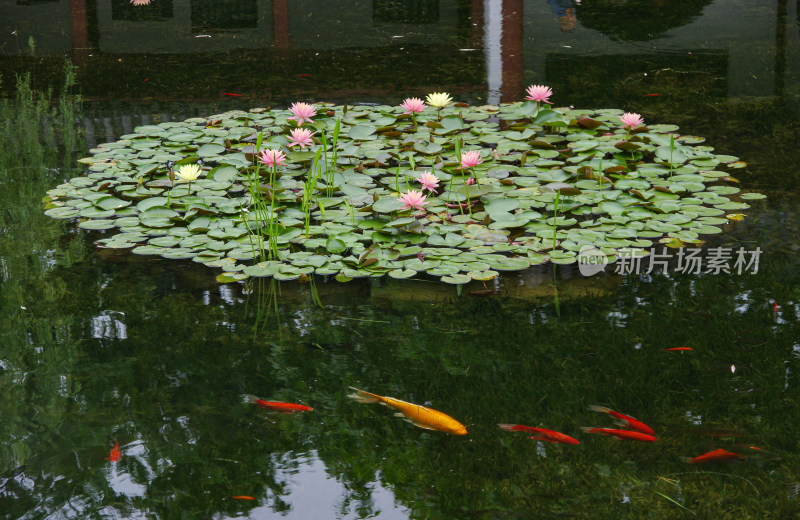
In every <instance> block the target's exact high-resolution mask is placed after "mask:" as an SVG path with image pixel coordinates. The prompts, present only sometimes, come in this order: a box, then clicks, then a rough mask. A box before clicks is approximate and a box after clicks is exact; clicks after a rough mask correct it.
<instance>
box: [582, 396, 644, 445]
mask: <svg viewBox="0 0 800 520" xmlns="http://www.w3.org/2000/svg"><path fill="white" fill-rule="evenodd" d="M589 410H591V411H593V412H602V413H607V414H608V415H610V416H612V417H615V418H617V419H619V422H618V423H617V424H619V425H621V426H627V427H628V428H633V429H634V430H636V431H638V432H642V433H647V434H648V435H655V434H656V432H654V431H653V429H652V428H651V427H649V426H647V425H646V424H645V423H643V422H642V421H638V420H636V419H634V418H633V417H631V416H629V415H625V414H622V413H619V412H615V411H614V410H612V409H610V408H606V407H605V406H597V405H594V404H593V405H590V406H589ZM654 440H655V439H654Z"/></svg>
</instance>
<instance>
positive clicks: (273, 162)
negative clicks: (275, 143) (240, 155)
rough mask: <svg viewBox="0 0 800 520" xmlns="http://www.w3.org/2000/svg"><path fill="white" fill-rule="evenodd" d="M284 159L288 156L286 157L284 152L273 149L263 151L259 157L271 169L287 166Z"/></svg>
mask: <svg viewBox="0 0 800 520" xmlns="http://www.w3.org/2000/svg"><path fill="white" fill-rule="evenodd" d="M284 159H286V155H284V153H283V152H282V151H280V150H275V149H273V148H267V149H265V150H262V151H261V154H260V155H259V156H258V160H259V161H260V162H261V163H262V164H266V165H267V166H269V167H270V168H274V167H275V166H283V165H285V164H286V163H285V162H284Z"/></svg>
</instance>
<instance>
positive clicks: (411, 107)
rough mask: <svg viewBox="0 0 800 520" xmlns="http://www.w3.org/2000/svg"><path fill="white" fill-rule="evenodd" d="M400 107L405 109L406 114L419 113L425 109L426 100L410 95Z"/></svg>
mask: <svg viewBox="0 0 800 520" xmlns="http://www.w3.org/2000/svg"><path fill="white" fill-rule="evenodd" d="M400 108H402V109H403V110H405V112H403V113H404V114H419V113H420V112H422V111H423V110H425V102H424V101H422V100H421V99H420V98H415V97H410V98H406V99H405V101H403V103H402V104H401V105H400Z"/></svg>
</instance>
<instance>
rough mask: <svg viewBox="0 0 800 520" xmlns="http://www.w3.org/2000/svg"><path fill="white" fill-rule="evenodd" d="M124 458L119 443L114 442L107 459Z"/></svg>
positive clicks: (117, 460) (117, 459) (115, 460)
mask: <svg viewBox="0 0 800 520" xmlns="http://www.w3.org/2000/svg"><path fill="white" fill-rule="evenodd" d="M121 458H122V452H121V451H119V443H118V442H114V447H113V448H111V453H109V454H108V457H106V460H110V461H111V462H119V459H121Z"/></svg>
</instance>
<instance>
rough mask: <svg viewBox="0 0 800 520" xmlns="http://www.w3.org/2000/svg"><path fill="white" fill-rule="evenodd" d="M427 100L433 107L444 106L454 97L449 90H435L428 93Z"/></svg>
mask: <svg viewBox="0 0 800 520" xmlns="http://www.w3.org/2000/svg"><path fill="white" fill-rule="evenodd" d="M425 101H427V103H428V104H429V105H430V106H432V107H436V108H443V107H446V106H447V105H449V104H450V103H452V102H453V98H451V97H450V94H448V93H447V92H434V93H433V94H428V97H426V98H425Z"/></svg>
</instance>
